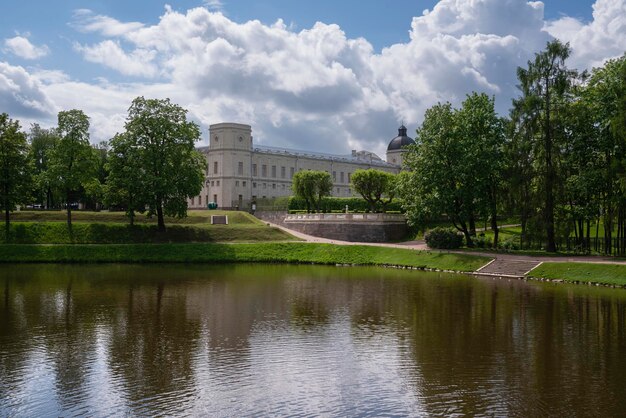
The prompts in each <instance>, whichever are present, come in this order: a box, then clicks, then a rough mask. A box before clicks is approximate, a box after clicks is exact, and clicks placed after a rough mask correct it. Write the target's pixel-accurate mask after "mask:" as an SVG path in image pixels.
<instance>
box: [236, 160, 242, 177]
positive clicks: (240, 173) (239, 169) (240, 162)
mask: <svg viewBox="0 0 626 418" xmlns="http://www.w3.org/2000/svg"><path fill="white" fill-rule="evenodd" d="M237 174H239V175H240V176H242V175H243V161H239V164H237Z"/></svg>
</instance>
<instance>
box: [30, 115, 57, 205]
mask: <svg viewBox="0 0 626 418" xmlns="http://www.w3.org/2000/svg"><path fill="white" fill-rule="evenodd" d="M28 140H29V142H30V155H31V160H32V162H33V176H34V185H35V193H34V194H35V196H34V198H35V201H36V202H38V203H43V204H44V207H45V208H46V209H50V208H52V207H54V206H55V204H56V203H57V202H56V199H55V197H56V196H55V193H54V189H53V186H52V184H51V182H50V180H49V178H48V176H47V175H46V172H47V171H48V157H49V155H50V152H51V150H52V149H53V148H54V147H56V144H57V142H58V141H59V135H58V132H57V130H56V129H44V128H42V127H41V126H39V125H38V124H33V125H32V126H31V128H30V131H29V132H28Z"/></svg>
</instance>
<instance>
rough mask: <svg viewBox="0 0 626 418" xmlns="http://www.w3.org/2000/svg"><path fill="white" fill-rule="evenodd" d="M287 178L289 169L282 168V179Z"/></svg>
mask: <svg viewBox="0 0 626 418" xmlns="http://www.w3.org/2000/svg"><path fill="white" fill-rule="evenodd" d="M285 177H287V168H286V167H281V168H280V178H281V179H284V178H285Z"/></svg>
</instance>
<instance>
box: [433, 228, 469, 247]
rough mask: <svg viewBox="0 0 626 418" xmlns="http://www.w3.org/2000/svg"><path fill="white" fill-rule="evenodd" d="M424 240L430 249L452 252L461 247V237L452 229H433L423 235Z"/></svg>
mask: <svg viewBox="0 0 626 418" xmlns="http://www.w3.org/2000/svg"><path fill="white" fill-rule="evenodd" d="M424 240H425V241H426V244H427V245H428V246H429V247H430V248H437V249H442V250H453V249H457V248H461V246H462V245H463V236H462V235H461V234H459V233H458V232H457V231H456V230H455V229H453V228H442V227H437V228H433V229H431V230H430V231H428V232H426V234H424Z"/></svg>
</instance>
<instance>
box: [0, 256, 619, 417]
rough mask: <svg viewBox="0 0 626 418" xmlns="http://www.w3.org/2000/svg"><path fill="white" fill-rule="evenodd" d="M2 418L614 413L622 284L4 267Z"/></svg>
mask: <svg viewBox="0 0 626 418" xmlns="http://www.w3.org/2000/svg"><path fill="white" fill-rule="evenodd" d="M0 296H1V298H0V416H2V417H4V416H28V417H34V416H74V415H84V416H120V415H156V414H159V415H176V416H184V415H189V416H199V415H202V416H248V415H254V416H266V415H273V416H319V415H324V416H329V415H330V416H406V415H410V416H421V415H454V414H459V415H465V414H470V415H489V416H493V415H498V416H503V415H506V416H525V417H526V416H539V415H541V416H543V415H559V416H565V415H566V416H572V415H580V416H616V415H623V414H624V413H626V322H625V320H626V292H625V291H623V290H613V289H597V288H588V287H584V286H571V287H570V286H565V285H558V286H555V285H546V284H529V283H524V282H518V281H506V280H483V279H476V278H470V277H465V276H460V275H445V274H437V273H418V272H412V271H411V272H406V271H397V270H385V269H373V268H372V269H365V268H335V267H309V266H265V265H241V266H206V265H202V266H187V267H183V266H126V265H108V266H47V265H42V266H0Z"/></svg>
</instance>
